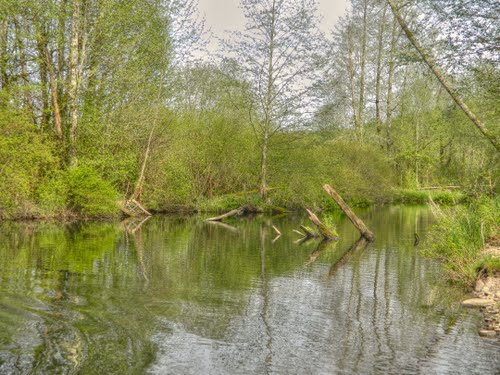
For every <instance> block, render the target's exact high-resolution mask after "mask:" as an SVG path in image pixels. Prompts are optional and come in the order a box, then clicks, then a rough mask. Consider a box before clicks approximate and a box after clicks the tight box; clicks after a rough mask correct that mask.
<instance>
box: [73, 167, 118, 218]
mask: <svg viewBox="0 0 500 375" xmlns="http://www.w3.org/2000/svg"><path fill="white" fill-rule="evenodd" d="M67 184H68V205H69V207H70V208H71V209H72V210H74V211H75V212H77V213H79V214H81V215H84V216H111V215H116V214H117V212H118V206H117V204H118V202H117V199H118V194H117V192H116V190H115V189H114V188H113V186H112V185H111V184H110V183H109V182H108V181H105V180H103V179H102V178H101V177H100V176H99V174H98V173H97V172H96V171H95V170H93V169H92V168H91V167H87V166H81V167H77V168H73V169H70V170H69V171H68V175H67Z"/></svg>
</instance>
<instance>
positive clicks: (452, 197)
mask: <svg viewBox="0 0 500 375" xmlns="http://www.w3.org/2000/svg"><path fill="white" fill-rule="evenodd" d="M429 196H430V197H431V198H432V200H433V201H434V202H435V203H438V204H441V205H448V206H451V205H456V204H459V203H464V202H466V201H467V196H466V195H465V194H464V193H462V192H460V191H438V190H409V189H403V190H399V191H398V192H396V193H395V195H394V197H393V202H395V203H404V204H425V203H427V202H428V201H429Z"/></svg>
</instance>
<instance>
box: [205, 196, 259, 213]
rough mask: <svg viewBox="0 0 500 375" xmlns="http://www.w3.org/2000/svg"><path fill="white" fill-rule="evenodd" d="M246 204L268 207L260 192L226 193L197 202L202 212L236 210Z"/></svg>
mask: <svg viewBox="0 0 500 375" xmlns="http://www.w3.org/2000/svg"><path fill="white" fill-rule="evenodd" d="M246 204H251V205H254V206H256V207H261V208H263V209H264V210H265V209H266V208H268V207H266V205H265V204H264V202H262V199H261V198H260V195H259V194H258V192H256V191H254V192H248V193H245V192H244V193H239V194H226V195H222V196H218V197H214V198H211V199H207V198H201V199H200V200H199V201H198V202H197V207H198V208H199V210H200V211H202V212H225V211H230V210H234V209H235V208H238V207H241V206H243V205H246Z"/></svg>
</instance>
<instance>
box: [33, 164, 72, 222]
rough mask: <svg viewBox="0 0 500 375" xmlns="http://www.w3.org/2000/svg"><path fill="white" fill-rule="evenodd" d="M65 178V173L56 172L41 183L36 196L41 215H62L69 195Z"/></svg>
mask: <svg viewBox="0 0 500 375" xmlns="http://www.w3.org/2000/svg"><path fill="white" fill-rule="evenodd" d="M66 176H67V174H66V173H63V172H62V171H58V172H57V173H54V174H53V175H52V176H50V177H48V178H46V179H44V180H43V181H42V182H41V184H40V186H39V187H38V189H37V190H36V195H37V202H38V205H39V207H40V209H41V212H42V214H44V215H47V216H53V215H61V214H63V213H64V211H65V209H66V205H67V203H68V202H67V201H68V193H69V191H68V184H67V178H66Z"/></svg>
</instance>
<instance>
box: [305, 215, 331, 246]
mask: <svg viewBox="0 0 500 375" xmlns="http://www.w3.org/2000/svg"><path fill="white" fill-rule="evenodd" d="M306 211H307V213H308V214H309V220H311V221H312V222H313V223H314V225H316V228H318V232H319V233H320V234H321V235H322V236H323V238H324V239H326V240H328V241H334V240H338V237H337V236H336V235H335V234H333V232H332V231H331V230H330V229H328V227H327V226H326V225H325V224H323V223H322V222H321V220H319V219H318V217H317V216H316V215H315V214H314V212H312V211H311V210H309V209H307V208H306ZM302 230H304V228H302Z"/></svg>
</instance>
